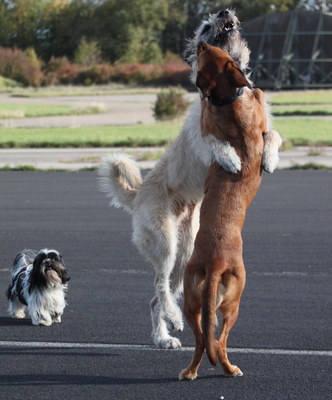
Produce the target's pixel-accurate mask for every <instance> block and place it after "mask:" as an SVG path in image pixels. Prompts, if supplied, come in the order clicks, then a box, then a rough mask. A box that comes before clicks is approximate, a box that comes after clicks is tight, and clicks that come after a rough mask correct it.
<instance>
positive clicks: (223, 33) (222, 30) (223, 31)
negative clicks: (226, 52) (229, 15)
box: [214, 21, 237, 46]
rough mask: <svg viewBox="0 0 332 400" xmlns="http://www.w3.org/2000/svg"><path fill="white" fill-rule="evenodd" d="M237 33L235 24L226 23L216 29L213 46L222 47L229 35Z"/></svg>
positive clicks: (231, 22)
mask: <svg viewBox="0 0 332 400" xmlns="http://www.w3.org/2000/svg"><path fill="white" fill-rule="evenodd" d="M236 31H237V29H236V24H235V23H234V22H233V21H226V22H224V23H223V24H221V25H220V26H219V28H218V31H217V34H216V36H215V37H214V44H215V45H217V46H218V45H222V44H223V42H224V41H225V40H227V38H228V37H229V36H230V35H233V34H235V33H236Z"/></svg>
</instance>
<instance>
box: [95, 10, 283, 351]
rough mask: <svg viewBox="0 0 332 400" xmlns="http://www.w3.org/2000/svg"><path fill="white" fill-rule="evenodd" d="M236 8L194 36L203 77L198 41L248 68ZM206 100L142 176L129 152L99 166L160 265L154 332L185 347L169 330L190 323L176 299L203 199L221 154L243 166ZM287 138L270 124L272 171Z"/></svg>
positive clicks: (137, 237) (192, 51)
mask: <svg viewBox="0 0 332 400" xmlns="http://www.w3.org/2000/svg"><path fill="white" fill-rule="evenodd" d="M239 29H240V27H239V22H238V19H237V18H236V16H235V14H234V12H233V11H231V10H225V11H221V12H220V13H218V14H214V15H211V16H210V18H209V20H208V21H204V22H203V23H202V24H201V26H200V27H199V28H198V29H197V31H196V34H195V38H194V39H193V40H192V41H190V42H189V43H188V48H187V61H188V62H189V63H190V64H191V65H192V68H193V74H192V80H193V81H195V80H196V72H197V63H196V58H195V57H196V47H197V44H198V43H199V42H201V41H204V42H207V43H209V44H211V45H214V46H219V47H222V48H223V49H225V50H227V51H228V52H229V53H230V55H231V57H232V58H234V59H235V60H236V61H237V62H238V63H239V64H240V65H241V67H242V68H243V69H244V70H245V68H246V67H247V63H248V61H249V49H248V47H247V44H246V42H245V40H244V39H242V38H241V35H240V32H239ZM200 114H201V104H200V100H199V99H198V100H197V101H196V102H195V103H194V104H193V105H192V106H191V108H190V111H189V115H188V117H187V119H186V122H185V124H184V126H183V128H182V130H181V132H180V134H179V136H178V137H177V138H176V139H175V141H174V142H173V144H172V145H171V147H170V148H169V149H168V151H167V152H166V153H165V155H164V156H163V157H162V158H161V160H160V161H159V162H158V163H157V165H156V167H155V168H154V169H153V170H152V171H151V172H150V173H149V174H148V175H147V177H146V178H145V179H144V181H143V182H142V178H141V174H140V171H139V169H138V167H137V164H136V163H135V162H134V161H133V160H132V159H131V158H130V157H129V156H128V155H125V154H113V155H109V156H108V157H106V158H105V160H104V162H103V164H102V165H101V166H100V168H99V175H100V187H101V189H102V190H103V191H104V192H106V193H107V195H108V196H109V197H111V198H112V202H111V204H112V205H114V206H116V207H123V208H124V209H125V210H127V211H128V212H130V213H131V214H132V222H133V241H134V243H135V245H136V246H137V248H138V249H139V251H140V252H141V253H142V254H143V256H144V257H145V259H146V260H147V261H149V262H150V263H152V265H153V266H154V268H155V271H156V277H155V283H154V284H155V290H156V295H155V296H154V298H153V299H152V300H151V317H152V338H153V342H154V344H155V345H156V346H157V347H161V348H178V347H181V342H180V341H179V339H177V338H175V337H172V336H171V335H170V334H169V331H168V329H169V328H173V329H175V330H176V331H181V330H182V329H183V318H182V313H181V310H180V308H179V306H178V304H177V300H178V298H179V296H180V295H181V293H182V290H183V273H184V269H185V267H186V264H187V262H188V260H189V258H190V256H191V253H192V250H193V243H194V239H195V236H196V233H197V230H198V215H199V206H200V203H201V201H202V198H203V183H204V178H205V174H206V171H207V169H208V167H209V166H210V165H211V163H212V162H213V161H214V160H216V161H217V162H218V163H219V164H220V165H221V166H222V167H223V168H224V169H225V170H226V171H228V172H231V173H236V172H237V171H239V170H240V169H241V162H240V159H239V157H238V156H237V154H236V152H235V150H234V148H233V147H231V146H230V144H229V143H224V142H220V141H218V140H217V139H216V138H215V137H214V136H212V135H209V136H207V137H205V139H203V138H202V136H201V130H200ZM280 144H281V139H280V136H279V134H278V132H276V131H274V130H271V131H270V132H267V133H266V135H265V150H264V157H263V168H264V169H265V170H266V171H268V172H272V171H273V170H274V169H275V168H276V166H277V163H278V148H279V146H280Z"/></svg>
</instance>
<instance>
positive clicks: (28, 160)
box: [0, 147, 332, 171]
mask: <svg viewBox="0 0 332 400" xmlns="http://www.w3.org/2000/svg"><path fill="white" fill-rule="evenodd" d="M163 150H164V148H160V147H159V148H128V149H123V148H87V149H85V148H83V149H81V148H79V149H72V148H70V149H68V148H65V149H0V168H4V167H10V168H17V167H20V166H32V167H34V168H36V169H40V170H49V169H54V170H71V171H78V170H81V169H91V168H96V167H98V165H99V164H100V163H101V161H102V158H103V157H104V156H105V155H106V154H108V153H112V152H120V151H125V152H128V153H130V154H132V155H133V157H134V158H140V156H141V155H142V154H143V153H148V152H158V153H159V152H162V151H163ZM279 155H280V161H279V165H278V169H287V168H291V167H293V166H294V165H305V164H309V163H313V164H319V165H324V166H326V167H329V168H332V147H320V148H316V147H315V148H309V147H297V148H295V149H293V150H289V151H282V152H280V153H279ZM156 162H157V161H138V163H139V166H140V168H141V169H151V168H153V167H154V166H155V164H156Z"/></svg>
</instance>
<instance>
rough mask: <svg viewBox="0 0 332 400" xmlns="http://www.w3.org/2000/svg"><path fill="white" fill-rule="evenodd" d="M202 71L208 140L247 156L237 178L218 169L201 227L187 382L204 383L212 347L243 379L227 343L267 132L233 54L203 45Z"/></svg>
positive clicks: (209, 181)
mask: <svg viewBox="0 0 332 400" xmlns="http://www.w3.org/2000/svg"><path fill="white" fill-rule="evenodd" d="M198 68H199V71H198V76H197V81H196V85H197V86H198V88H199V89H200V91H201V95H202V114H201V130H202V135H203V136H204V135H211V134H212V135H213V136H215V137H216V138H217V139H218V140H220V141H227V142H229V143H230V145H231V146H233V147H234V148H235V150H236V152H237V154H238V156H239V157H240V159H241V162H242V168H241V171H240V172H238V173H237V174H230V173H228V172H225V171H224V170H223V169H222V167H221V166H220V165H219V164H217V163H213V164H212V165H211V167H210V168H209V170H208V172H207V175H206V178H205V187H204V191H205V196H204V199H203V203H202V207H201V214H200V228H199V231H198V234H197V237H196V240H195V247H194V252H193V255H192V257H191V259H190V261H189V263H188V265H187V267H186V271H185V276H184V314H185V316H186V319H187V321H188V323H189V325H190V327H191V329H192V331H193V333H194V335H195V343H196V349H195V353H194V356H193V358H192V361H191V363H190V365H189V366H188V368H186V369H185V370H183V371H181V373H180V375H179V379H195V378H196V377H197V370H198V367H199V365H200V363H201V360H202V357H203V353H204V348H206V352H207V355H208V357H209V360H210V362H211V363H212V364H213V365H216V361H217V355H218V358H219V361H220V363H221V366H222V368H223V371H224V374H225V375H227V376H241V375H243V374H242V372H241V370H240V369H239V368H238V367H236V366H235V365H231V364H230V362H229V360H228V358H227V350H226V341H227V337H228V334H229V331H230V330H231V328H232V326H233V325H234V323H235V322H236V320H237V317H238V311H239V304H240V298H241V294H242V291H243V288H244V285H245V279H246V273H245V269H244V264H243V258H242V236H241V231H242V227H243V224H244V220H245V216H246V210H247V208H248V207H249V205H250V203H251V201H252V200H253V198H254V196H255V195H256V193H257V191H258V188H259V186H260V183H261V178H262V177H261V172H262V168H261V163H262V154H263V135H264V132H266V129H267V126H266V115H265V111H264V95H263V92H262V91H261V90H259V89H254V90H250V84H249V83H248V81H247V80H246V78H245V76H244V74H243V73H242V71H241V70H240V68H239V66H238V64H237V63H236V62H234V61H233V60H232V59H231V57H230V56H229V55H228V53H226V52H225V51H223V50H221V49H219V48H216V47H212V46H209V45H207V44H201V45H199V47H198ZM244 86H246V87H248V88H249V89H247V88H245V89H243V87H244ZM239 88H242V89H239ZM241 93H242V94H241ZM217 309H219V310H220V311H221V314H222V318H223V326H222V331H221V335H220V338H219V340H216V339H215V336H214V331H215V325H216V322H217V318H216V310H217Z"/></svg>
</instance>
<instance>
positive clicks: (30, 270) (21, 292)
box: [7, 249, 70, 326]
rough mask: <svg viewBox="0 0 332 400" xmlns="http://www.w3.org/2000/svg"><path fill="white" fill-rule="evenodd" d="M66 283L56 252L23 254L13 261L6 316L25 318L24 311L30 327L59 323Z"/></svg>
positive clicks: (63, 270) (62, 266)
mask: <svg viewBox="0 0 332 400" xmlns="http://www.w3.org/2000/svg"><path fill="white" fill-rule="evenodd" d="M69 279H70V278H69V277H68V275H67V270H66V267H65V264H64V262H63V259H62V256H61V254H60V253H59V252H58V251H57V250H49V249H42V250H40V251H39V252H37V251H34V250H23V251H22V252H20V253H19V254H17V256H16V257H15V260H14V264H13V269H12V282H11V284H10V285H9V287H8V289H7V298H8V302H9V307H8V312H9V314H10V315H11V316H12V317H13V318H24V317H25V310H26V308H27V309H28V312H29V315H30V317H31V320H32V324H33V325H44V326H50V325H52V322H58V323H59V322H61V316H62V314H63V310H64V308H65V306H66V291H67V286H68V283H67V282H68V281H69Z"/></svg>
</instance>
